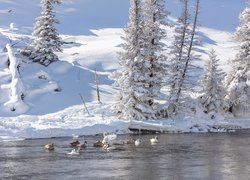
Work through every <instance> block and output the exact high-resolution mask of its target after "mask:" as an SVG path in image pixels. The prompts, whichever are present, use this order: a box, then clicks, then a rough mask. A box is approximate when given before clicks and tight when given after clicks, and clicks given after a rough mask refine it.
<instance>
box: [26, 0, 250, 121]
mask: <svg viewBox="0 0 250 180" xmlns="http://www.w3.org/2000/svg"><path fill="white" fill-rule="evenodd" d="M180 1H181V4H182V12H181V15H180V17H179V18H178V20H177V24H175V25H174V40H173V42H171V45H170V46H167V45H166V44H164V43H163V41H164V40H166V39H167V38H168V36H167V31H166V27H169V26H173V24H171V23H170V22H168V21H167V16H168V14H169V13H168V11H167V10H166V3H165V0H130V5H131V6H130V10H129V22H128V25H127V27H126V28H124V35H123V36H122V39H123V41H124V43H123V44H122V50H121V51H120V52H119V53H118V54H119V64H120V69H119V70H117V71H115V72H113V73H112V75H111V76H110V78H111V79H113V80H114V81H115V85H116V86H117V87H119V92H118V93H117V94H115V97H116V100H115V102H114V103H113V106H112V109H113V111H114V112H115V113H117V114H118V116H119V117H121V118H124V119H137V120H144V119H162V118H173V117H176V116H178V115H185V114H188V113H196V111H197V107H201V108H200V109H201V110H202V112H203V113H205V114H208V115H210V117H211V118H215V117H216V115H217V114H218V113H221V114H227V113H234V111H237V109H240V108H241V107H248V108H249V107H250V99H249V98H250V88H249V87H250V55H249V51H250V39H249V37H250V24H249V22H250V8H249V7H247V8H246V9H245V10H244V11H243V12H242V13H241V15H240V21H241V24H240V26H239V27H238V28H237V30H236V33H235V37H236V40H237V41H238V42H239V51H238V53H237V55H236V57H234V58H233V60H232V62H231V66H232V70H231V71H230V72H229V73H228V74H225V73H224V72H223V71H222V70H221V69H220V68H219V63H218V62H219V59H218V58H217V56H216V52H215V50H213V49H211V50H210V51H209V52H207V54H208V59H207V60H206V64H205V75H204V77H203V79H202V80H201V82H200V83H199V86H201V87H202V90H201V91H199V92H196V91H195V90H194V87H195V86H197V80H198V79H197V77H196V76H197V72H198V71H199V70H200V69H199V67H197V66H196V64H197V63H196V62H197V61H201V60H202V59H201V58H200V57H199V56H198V55H197V54H196V53H195V52H194V49H195V48H196V47H198V46H199V45H200V41H199V39H198V36H197V25H198V17H199V11H200V0H195V8H194V9H195V10H194V13H193V15H191V13H190V1H189V0H180ZM60 3H61V1H60V0H41V5H42V11H41V15H40V16H39V17H38V18H37V19H36V23H35V27H34V31H33V34H32V35H33V41H32V43H31V44H30V45H29V46H28V47H27V48H25V49H24V50H23V51H22V54H23V55H26V56H28V57H29V59H31V60H32V61H33V62H38V63H40V64H42V65H45V66H48V65H49V64H50V63H52V62H54V61H57V60H58V57H57V55H56V52H61V51H62V48H61V45H62V44H63V42H62V40H61V38H60V37H59V34H58V32H57V30H56V28H55V24H56V23H58V20H57V19H56V18H55V13H54V11H53V5H55V4H60ZM166 52H167V53H166ZM163 89H164V90H165V91H164V92H163ZM193 93H196V94H198V96H195V97H193V96H192V94H193Z"/></svg>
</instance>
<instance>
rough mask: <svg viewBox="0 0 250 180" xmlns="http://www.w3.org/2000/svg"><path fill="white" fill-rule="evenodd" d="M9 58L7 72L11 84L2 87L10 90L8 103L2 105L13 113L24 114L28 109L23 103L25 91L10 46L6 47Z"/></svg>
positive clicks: (17, 63) (17, 64) (16, 61)
mask: <svg viewBox="0 0 250 180" xmlns="http://www.w3.org/2000/svg"><path fill="white" fill-rule="evenodd" d="M6 49H7V54H8V58H9V70H10V74H11V83H10V84H5V85H2V86H1V88H3V89H10V93H9V101H7V102H5V103H4V106H6V107H8V108H9V110H10V111H15V112H17V113H18V114H21V113H25V112H26V111H27V110H28V109H29V107H28V105H26V104H25V103H24V102H23V97H24V95H25V90H24V87H23V83H22V80H21V78H20V74H19V72H18V71H19V62H18V60H17V59H16V57H15V55H14V53H13V50H12V48H11V46H10V44H7V45H6Z"/></svg>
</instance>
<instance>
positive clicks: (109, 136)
mask: <svg viewBox="0 0 250 180" xmlns="http://www.w3.org/2000/svg"><path fill="white" fill-rule="evenodd" d="M116 138H117V135H116V134H108V133H104V134H103V140H102V144H112V141H114V140H115V139H116Z"/></svg>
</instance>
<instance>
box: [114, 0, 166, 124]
mask: <svg viewBox="0 0 250 180" xmlns="http://www.w3.org/2000/svg"><path fill="white" fill-rule="evenodd" d="M152 2H155V4H154V3H152V4H151V5H154V7H151V6H147V8H151V9H150V10H151V12H150V13H149V14H147V16H145V14H144V11H145V9H144V11H142V2H141V0H131V8H130V22H129V24H128V27H127V28H126V29H125V36H124V37H123V39H124V41H125V43H124V44H123V46H122V48H123V52H121V53H120V61H119V62H120V65H121V71H117V72H115V73H114V74H113V75H112V77H111V78H113V79H115V81H116V84H117V85H118V86H119V88H120V89H121V90H120V92H119V93H118V94H117V96H116V98H117V101H116V103H115V104H114V106H113V107H114V110H115V111H116V112H118V113H120V115H121V117H122V118H125V119H137V120H139V119H150V118H152V119H156V118H157V111H158V109H157V107H156V106H155V105H156V104H155V103H154V99H155V98H156V97H158V96H159V94H160V93H159V90H160V88H161V83H162V82H161V78H162V77H163V76H162V75H161V76H160V73H163V71H162V67H163V65H162V66H161V64H160V62H161V61H163V60H165V57H164V56H163V55H162V54H161V53H162V52H161V49H162V48H163V44H161V42H160V40H161V39H162V38H163V37H165V33H164V31H163V30H162V29H160V27H159V26H160V25H161V24H162V22H163V18H164V17H165V15H164V12H163V4H161V6H160V3H162V2H163V1H161V2H160V1H158V0H157V1H155V0H154V1H152ZM145 7H146V6H143V8H145ZM142 12H143V13H142ZM151 13H154V16H152V14H151ZM150 15H151V17H152V19H150V21H152V22H151V24H150V26H148V25H149V24H147V23H148V21H149V19H147V18H148V17H149V16H150ZM154 31H155V32H154ZM150 32H153V34H152V35H151V36H150V38H151V39H150V41H149V34H148V33H150ZM146 33H147V34H146ZM149 42H150V43H153V45H149V44H150V43H149ZM149 55H153V57H152V58H154V61H155V62H152V59H150V58H149ZM156 62H158V63H159V64H157V63H156ZM160 66H161V67H160ZM160 71H161V72H160Z"/></svg>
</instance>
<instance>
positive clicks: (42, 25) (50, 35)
mask: <svg viewBox="0 0 250 180" xmlns="http://www.w3.org/2000/svg"><path fill="white" fill-rule="evenodd" d="M60 3H61V2H60V0H41V5H42V11H41V15H40V16H39V17H38V18H37V19H36V23H35V27H34V31H33V34H32V36H33V42H32V43H31V45H30V49H31V54H30V59H32V60H33V62H38V63H40V64H42V65H45V66H48V65H49V64H50V63H52V62H54V61H57V60H58V57H57V55H56V54H55V52H61V51H62V49H61V45H62V41H61V38H60V37H59V34H58V32H57V30H56V28H55V24H57V23H59V21H58V20H57V19H56V18H55V15H54V11H53V5H54V4H60Z"/></svg>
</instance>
